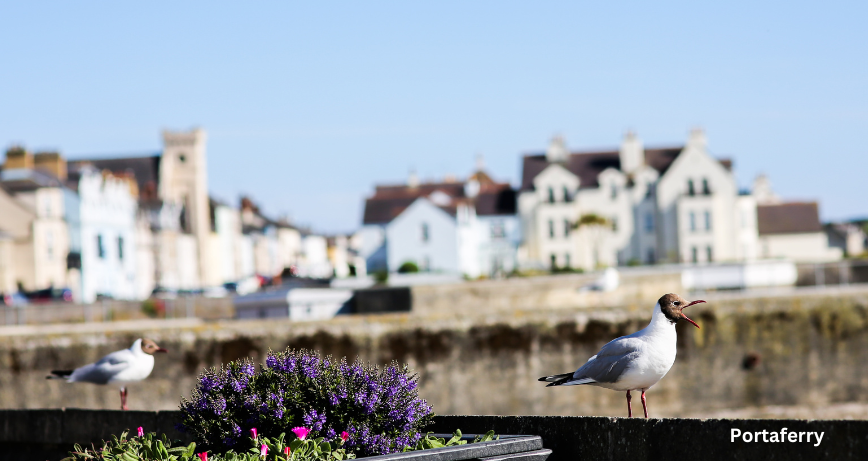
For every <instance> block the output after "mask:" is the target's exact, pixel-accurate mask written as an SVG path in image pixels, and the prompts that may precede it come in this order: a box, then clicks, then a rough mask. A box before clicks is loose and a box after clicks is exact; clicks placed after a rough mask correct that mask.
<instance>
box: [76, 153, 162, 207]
mask: <svg viewBox="0 0 868 461" xmlns="http://www.w3.org/2000/svg"><path fill="white" fill-rule="evenodd" d="M160 158H161V157H160V154H153V155H147V156H142V157H126V158H99V159H76V160H69V161H67V162H66V168H67V170H68V171H69V174H70V176H73V175H74V174H75V173H76V172H78V171H79V170H80V169H81V168H82V167H83V166H84V165H85V164H90V165H93V166H94V167H95V168H97V169H99V170H109V171H111V172H112V173H114V174H116V175H128V174H131V173H132V175H133V176H134V177H135V178H136V182H137V183H138V185H139V194H140V195H141V196H142V198H143V199H149V198H156V196H157V191H158V190H159V185H160Z"/></svg>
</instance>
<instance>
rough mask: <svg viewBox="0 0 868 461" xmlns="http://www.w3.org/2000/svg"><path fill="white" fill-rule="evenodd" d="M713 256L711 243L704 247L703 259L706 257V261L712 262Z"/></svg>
mask: <svg viewBox="0 0 868 461" xmlns="http://www.w3.org/2000/svg"><path fill="white" fill-rule="evenodd" d="M713 256H714V253H713V252H712V250H711V245H708V246H707V247H705V259H707V260H708V262H712V261H714V257H713Z"/></svg>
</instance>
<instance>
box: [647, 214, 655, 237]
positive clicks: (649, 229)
mask: <svg viewBox="0 0 868 461" xmlns="http://www.w3.org/2000/svg"><path fill="white" fill-rule="evenodd" d="M652 232H654V215H653V214H652V213H651V212H650V211H649V212H647V213H645V233H646V234H650V233H652Z"/></svg>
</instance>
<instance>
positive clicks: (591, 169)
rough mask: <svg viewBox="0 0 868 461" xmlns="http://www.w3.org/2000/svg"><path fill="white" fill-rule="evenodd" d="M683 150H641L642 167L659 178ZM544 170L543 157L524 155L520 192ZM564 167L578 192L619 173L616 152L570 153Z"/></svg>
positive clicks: (728, 164)
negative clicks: (603, 176)
mask: <svg viewBox="0 0 868 461" xmlns="http://www.w3.org/2000/svg"><path fill="white" fill-rule="evenodd" d="M683 149H684V147H683V146H675V147H660V148H654V149H645V164H646V165H648V166H650V167H652V168H654V169H655V170H657V171H658V172H659V173H660V174H661V175H662V174H663V173H666V170H668V169H669V166H670V165H672V162H674V161H675V158H676V157H678V154H680V153H681V151H682V150H683ZM721 163H722V164H723V166H724V167H725V168H727V169H729V168H731V166H732V162H731V161H728V160H721ZM547 166H549V162H548V161H547V160H546V156H545V154H533V155H526V156H525V157H524V162H523V164H522V176H521V190H533V180H534V178H536V176H537V175H538V174H540V173H541V172H542V171H543V170H544V169H545V168H546V167H547ZM564 166H565V167H566V169H567V170H569V171H570V172H571V173H573V174H574V175H576V176H578V177H579V182H580V183H579V188H581V189H587V188H593V187H599V182H598V177H599V176H600V173H602V172H603V170H605V169H607V168H615V169H616V170H620V169H621V157H620V154H619V152H618V150H606V151H584V152H573V153H571V154H570V155H569V156H568V157H567V161H566V163H565V164H564Z"/></svg>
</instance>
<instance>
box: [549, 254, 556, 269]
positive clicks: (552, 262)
mask: <svg viewBox="0 0 868 461" xmlns="http://www.w3.org/2000/svg"><path fill="white" fill-rule="evenodd" d="M549 259H550V260H551V268H552V270H555V269H557V268H558V257H557V256H555V255H554V253H552V255H551V256H550V257H549Z"/></svg>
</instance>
